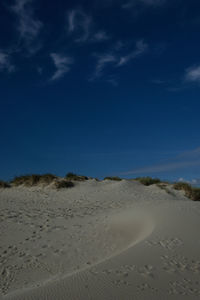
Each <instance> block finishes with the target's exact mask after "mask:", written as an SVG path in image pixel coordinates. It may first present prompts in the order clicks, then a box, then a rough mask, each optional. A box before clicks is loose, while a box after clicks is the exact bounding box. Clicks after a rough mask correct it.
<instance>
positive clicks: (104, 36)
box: [92, 31, 110, 42]
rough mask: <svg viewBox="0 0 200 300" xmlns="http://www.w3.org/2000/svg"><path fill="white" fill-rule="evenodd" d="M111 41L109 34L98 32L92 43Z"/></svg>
mask: <svg viewBox="0 0 200 300" xmlns="http://www.w3.org/2000/svg"><path fill="white" fill-rule="evenodd" d="M109 39H110V37H109V36H108V35H107V33H106V32H105V31H98V32H96V33H95V34H94V36H93V37H92V41H94V42H102V41H106V40H109Z"/></svg>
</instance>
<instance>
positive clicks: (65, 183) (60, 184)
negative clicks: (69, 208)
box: [54, 179, 74, 190]
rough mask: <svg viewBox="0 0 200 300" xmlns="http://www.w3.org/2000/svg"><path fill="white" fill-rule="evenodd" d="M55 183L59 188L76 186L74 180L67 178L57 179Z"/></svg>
mask: <svg viewBox="0 0 200 300" xmlns="http://www.w3.org/2000/svg"><path fill="white" fill-rule="evenodd" d="M54 184H55V187H56V188H57V189H58V190H59V189H64V188H72V187H73V186H74V183H73V182H72V181H68V180H65V179H61V180H56V181H55V183H54Z"/></svg>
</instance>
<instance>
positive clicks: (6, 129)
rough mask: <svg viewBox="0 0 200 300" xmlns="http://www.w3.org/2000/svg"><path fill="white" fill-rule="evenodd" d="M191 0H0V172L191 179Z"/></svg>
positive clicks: (194, 56) (197, 29)
mask: <svg viewBox="0 0 200 300" xmlns="http://www.w3.org/2000/svg"><path fill="white" fill-rule="evenodd" d="M199 37H200V3H199V1H198V0H190V1H188V0H174V1H170V0H130V1H129V0H127V1H122V0H115V1H114V0H109V1H108V0H101V1H100V0H99V1H98V0H95V1H80V0H79V1H64V0H58V1H52V2H51V3H50V2H49V1H47V0H15V1H1V2H0V107H1V109H0V126H1V139H0V141H1V142H0V143H1V145H0V178H2V179H10V178H12V177H13V176H15V175H20V174H27V173H45V172H52V173H55V174H57V175H60V176H64V175H65V174H66V173H67V172H69V171H73V172H76V173H81V174H85V175H89V176H95V177H103V176H106V175H119V176H124V177H127V178H131V177H136V176H144V175H149V176H153V177H161V178H163V179H169V180H178V179H179V178H183V179H184V180H190V181H191V180H196V181H197V182H198V181H199V178H200V172H199V167H200V138H199V137H200V119H199V111H200V38H199Z"/></svg>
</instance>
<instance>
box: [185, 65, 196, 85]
mask: <svg viewBox="0 0 200 300" xmlns="http://www.w3.org/2000/svg"><path fill="white" fill-rule="evenodd" d="M185 79H186V81H191V82H199V83H200V66H196V67H192V68H189V69H187V70H186V74H185Z"/></svg>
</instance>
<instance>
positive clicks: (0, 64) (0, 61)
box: [0, 51, 15, 73]
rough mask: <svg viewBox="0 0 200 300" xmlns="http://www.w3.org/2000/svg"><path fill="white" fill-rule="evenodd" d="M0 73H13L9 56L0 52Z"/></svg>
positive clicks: (13, 69)
mask: <svg viewBox="0 0 200 300" xmlns="http://www.w3.org/2000/svg"><path fill="white" fill-rule="evenodd" d="M0 71H6V72H8V73H11V72H13V71H15V67H14V65H13V64H11V62H10V56H9V54H6V53H4V52H1V51H0Z"/></svg>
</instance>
